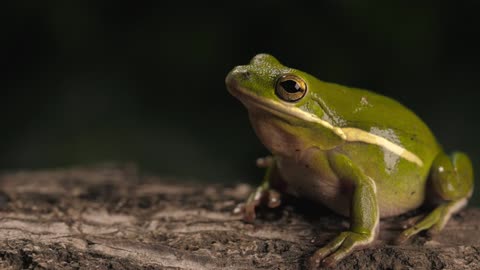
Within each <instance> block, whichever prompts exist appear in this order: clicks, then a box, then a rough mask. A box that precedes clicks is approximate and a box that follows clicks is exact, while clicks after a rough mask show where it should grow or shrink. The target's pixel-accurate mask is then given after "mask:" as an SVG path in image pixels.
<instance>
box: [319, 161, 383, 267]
mask: <svg viewBox="0 0 480 270" xmlns="http://www.w3.org/2000/svg"><path fill="white" fill-rule="evenodd" d="M329 162H330V165H331V167H332V169H333V170H334V171H335V173H336V174H337V176H338V177H340V178H341V179H342V181H348V182H350V183H351V184H352V185H353V193H352V200H351V206H350V230H348V231H345V232H342V233H340V234H339V235H338V236H337V237H336V238H334V239H333V240H332V241H330V242H329V243H328V244H327V245H326V246H324V247H322V248H320V249H319V250H317V251H316V252H315V254H314V255H313V256H312V257H311V266H312V268H315V267H317V266H318V265H319V264H320V263H322V264H324V265H334V264H335V263H337V262H338V261H339V260H341V259H342V258H344V257H345V256H347V255H348V254H350V252H352V250H353V249H355V248H359V247H362V246H366V245H368V244H369V243H371V242H372V241H373V240H375V236H376V233H377V230H378V223H379V209H378V205H377V195H376V185H375V182H374V181H373V180H372V179H371V178H370V177H368V176H367V175H365V174H364V173H363V171H362V170H361V169H360V168H358V167H357V166H356V165H355V164H354V163H353V162H352V161H351V160H350V159H349V158H348V157H347V156H345V155H343V154H338V153H332V154H330V156H329Z"/></svg>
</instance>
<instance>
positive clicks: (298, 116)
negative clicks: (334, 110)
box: [225, 54, 341, 147]
mask: <svg viewBox="0 0 480 270" xmlns="http://www.w3.org/2000/svg"><path fill="white" fill-rule="evenodd" d="M225 81H226V85H227V89H228V91H229V92H230V93H231V94H232V95H233V96H235V97H236V98H238V99H239V100H240V101H241V102H242V103H243V104H244V105H245V107H246V108H247V109H248V111H249V115H250V119H251V121H252V124H253V126H254V128H255V130H256V132H257V134H258V135H259V137H260V139H262V141H263V143H264V144H265V145H267V147H268V145H271V144H272V142H271V141H272V140H275V142H274V144H277V145H278V144H281V145H285V144H286V143H290V144H292V143H293V142H292V140H296V142H297V144H298V143H303V144H305V142H307V141H309V142H313V141H315V142H324V147H333V146H334V145H337V144H338V139H339V137H340V138H341V136H339V134H335V133H336V130H335V128H334V127H332V125H331V123H329V122H328V121H326V120H324V118H325V117H324V116H325V112H324V110H323V109H322V106H321V105H320V104H319V99H318V96H319V95H318V94H319V93H316V89H318V88H319V87H320V88H321V84H322V82H321V81H319V80H317V79H316V78H315V77H313V76H311V75H309V74H307V73H305V72H302V71H300V70H296V69H293V68H289V67H286V66H284V65H282V64H281V63H280V62H279V61H278V60H277V59H276V58H275V57H273V56H271V55H268V54H258V55H256V56H255V57H254V58H253V59H252V60H251V61H250V63H249V64H248V65H242V66H237V67H235V68H234V69H233V70H232V71H230V73H228V75H227V77H226V80H225ZM327 118H328V117H327ZM325 119H326V118H325ZM279 134H284V135H285V136H283V137H282V138H278V139H272V138H277V137H278V136H280V135H279ZM340 135H341V134H340ZM319 136H321V138H319ZM322 138H324V139H323V140H322ZM286 140H288V142H287V141H286ZM300 140H301V141H302V142H300ZM307 144H309V143H307Z"/></svg>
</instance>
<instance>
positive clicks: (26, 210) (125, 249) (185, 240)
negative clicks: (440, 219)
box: [0, 164, 480, 269]
mask: <svg viewBox="0 0 480 270" xmlns="http://www.w3.org/2000/svg"><path fill="white" fill-rule="evenodd" d="M251 191H252V187H251V186H249V185H246V184H230V185H225V184H205V183H204V184H199V183H191V182H185V181H174V180H171V179H164V178H161V177H157V176H153V175H147V174H144V173H140V172H139V171H138V170H137V169H136V168H135V166H130V165H128V164H127V165H125V166H99V167H77V168H68V169H57V170H45V171H21V172H13V173H4V174H3V175H1V176H0V268H1V269H306V261H307V259H308V258H309V256H310V255H312V254H313V252H315V250H316V249H318V248H319V247H321V246H322V245H323V244H325V243H326V242H327V241H328V240H330V239H332V238H333V237H334V236H335V235H336V234H337V233H339V232H340V231H342V230H345V229H346V228H348V222H347V220H346V219H344V218H342V217H340V216H337V215H335V214H333V213H331V212H329V211H327V210H325V209H324V208H322V207H321V206H318V205H315V204H312V203H309V202H305V201H301V200H296V199H293V198H285V202H284V206H282V207H279V208H277V209H259V215H258V217H257V220H256V222H255V223H254V224H247V223H244V222H242V221H241V220H240V217H238V216H235V215H233V214H232V210H233V209H234V207H235V206H236V205H237V204H238V203H240V202H242V201H243V200H244V199H245V198H246V197H247V196H248V194H249V193H250V192H251ZM422 213H424V212H422V211H421V210H418V211H417V212H416V213H409V214H406V215H403V216H400V217H396V218H389V219H386V220H383V221H382V222H381V230H380V235H379V239H378V240H377V241H376V242H375V243H374V245H373V246H372V247H369V248H366V249H363V250H357V251H355V252H353V254H352V255H351V256H349V257H347V258H346V259H344V260H343V261H342V262H340V263H339V264H338V265H337V266H336V267H335V268H334V269H480V231H479V226H480V211H479V210H478V209H476V208H468V209H465V210H463V211H462V212H460V213H458V214H455V215H454V216H453V217H452V219H451V221H450V222H449V223H448V225H447V226H446V228H445V229H444V230H443V231H442V232H441V233H440V234H439V235H437V236H434V237H433V238H430V237H427V236H425V235H420V236H418V237H416V238H415V239H414V240H413V241H411V242H410V243H408V244H404V245H394V244H392V240H393V239H394V238H395V237H396V236H397V235H398V234H399V232H400V231H401V230H402V229H403V228H404V226H405V225H406V224H408V223H409V222H411V221H412V220H415V219H416V217H417V215H421V214H422Z"/></svg>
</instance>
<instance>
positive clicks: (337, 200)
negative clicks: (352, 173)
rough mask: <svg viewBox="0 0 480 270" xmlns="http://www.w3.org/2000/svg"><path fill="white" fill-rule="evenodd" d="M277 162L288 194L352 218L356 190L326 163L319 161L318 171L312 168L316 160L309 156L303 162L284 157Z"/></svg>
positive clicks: (317, 164)
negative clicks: (353, 196)
mask: <svg viewBox="0 0 480 270" xmlns="http://www.w3.org/2000/svg"><path fill="white" fill-rule="evenodd" d="M277 160H278V162H277V165H278V169H279V173H280V176H281V177H282V179H283V181H285V182H286V184H287V191H286V192H287V193H289V194H292V195H294V196H298V197H300V198H307V199H309V200H312V201H314V202H319V203H321V204H323V205H325V206H326V207H328V208H330V209H332V210H333V211H335V212H337V213H339V214H341V215H344V216H348V214H349V208H350V198H351V194H352V188H351V186H348V185H346V183H342V182H341V181H340V180H339V179H338V177H337V176H336V175H335V174H334V173H333V171H332V170H331V169H330V167H329V165H328V162H327V161H326V159H324V161H325V162H323V164H322V160H316V161H317V162H316V163H315V164H316V166H315V169H312V168H311V166H310V164H309V163H311V162H312V158H311V157H310V156H308V153H307V156H305V155H302V158H301V159H293V158H285V157H280V158H277Z"/></svg>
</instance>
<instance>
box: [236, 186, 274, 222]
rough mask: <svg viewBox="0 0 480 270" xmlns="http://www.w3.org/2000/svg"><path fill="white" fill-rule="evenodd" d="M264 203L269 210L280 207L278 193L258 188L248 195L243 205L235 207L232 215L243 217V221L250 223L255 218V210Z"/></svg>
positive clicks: (261, 187)
mask: <svg viewBox="0 0 480 270" xmlns="http://www.w3.org/2000/svg"><path fill="white" fill-rule="evenodd" d="M264 202H266V205H267V206H268V207H270V208H275V207H278V206H280V204H281V200H280V193H278V192H277V191H276V190H273V189H270V188H265V187H263V186H260V187H258V188H257V189H256V190H255V191H254V192H252V194H250V196H249V197H248V199H247V201H246V202H245V203H240V204H239V205H237V207H235V209H234V210H233V213H234V214H241V215H243V220H244V221H246V222H250V223H251V222H253V221H254V220H255V217H256V215H255V208H256V207H257V206H259V205H260V204H262V203H264Z"/></svg>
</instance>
